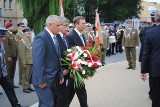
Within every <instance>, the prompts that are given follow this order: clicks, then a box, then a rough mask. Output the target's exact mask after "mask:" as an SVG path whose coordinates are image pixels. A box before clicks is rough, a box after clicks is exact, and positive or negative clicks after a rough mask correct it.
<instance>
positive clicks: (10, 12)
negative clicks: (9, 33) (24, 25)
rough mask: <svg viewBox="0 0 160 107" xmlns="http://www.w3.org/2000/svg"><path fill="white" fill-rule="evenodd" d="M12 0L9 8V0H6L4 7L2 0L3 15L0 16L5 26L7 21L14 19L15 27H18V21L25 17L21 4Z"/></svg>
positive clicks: (0, 24)
mask: <svg viewBox="0 0 160 107" xmlns="http://www.w3.org/2000/svg"><path fill="white" fill-rule="evenodd" d="M15 1H16V0H12V5H11V8H9V0H6V7H5V8H4V0H0V8H1V9H2V16H1V17H0V26H2V27H4V25H5V22H8V21H10V20H11V21H12V22H13V27H14V28H15V29H17V23H19V22H21V21H22V19H23V11H22V8H20V5H19V4H17V3H16V2H15Z"/></svg>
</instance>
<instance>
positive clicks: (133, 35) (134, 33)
mask: <svg viewBox="0 0 160 107" xmlns="http://www.w3.org/2000/svg"><path fill="white" fill-rule="evenodd" d="M122 46H124V47H136V46H139V38H138V30H137V29H134V28H132V30H131V32H130V33H129V29H126V30H125V32H124V36H123V40H122Z"/></svg>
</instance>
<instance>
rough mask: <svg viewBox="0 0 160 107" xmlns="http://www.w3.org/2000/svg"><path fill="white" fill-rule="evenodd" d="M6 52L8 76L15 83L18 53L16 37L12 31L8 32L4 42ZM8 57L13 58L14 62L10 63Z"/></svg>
mask: <svg viewBox="0 0 160 107" xmlns="http://www.w3.org/2000/svg"><path fill="white" fill-rule="evenodd" d="M4 50H5V58H6V65H7V71H8V76H9V78H10V79H11V81H12V82H14V74H15V69H16V61H17V57H18V53H17V42H16V39H15V36H14V34H13V33H12V32H10V31H7V32H6V37H5V41H4ZM8 57H11V58H12V61H8V60H7V58H8Z"/></svg>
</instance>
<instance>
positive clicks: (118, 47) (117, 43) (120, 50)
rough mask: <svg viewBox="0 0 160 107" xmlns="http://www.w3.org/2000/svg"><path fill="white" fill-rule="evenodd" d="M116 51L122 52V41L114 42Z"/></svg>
mask: <svg viewBox="0 0 160 107" xmlns="http://www.w3.org/2000/svg"><path fill="white" fill-rule="evenodd" d="M118 52H120V53H121V52H123V49H122V42H121V41H120V42H116V53H118Z"/></svg>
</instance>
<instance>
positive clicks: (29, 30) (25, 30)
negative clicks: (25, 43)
mask: <svg viewBox="0 0 160 107" xmlns="http://www.w3.org/2000/svg"><path fill="white" fill-rule="evenodd" d="M22 32H23V33H25V32H31V29H30V28H26V29H24V30H23V31H22Z"/></svg>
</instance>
